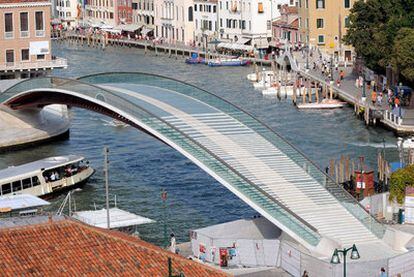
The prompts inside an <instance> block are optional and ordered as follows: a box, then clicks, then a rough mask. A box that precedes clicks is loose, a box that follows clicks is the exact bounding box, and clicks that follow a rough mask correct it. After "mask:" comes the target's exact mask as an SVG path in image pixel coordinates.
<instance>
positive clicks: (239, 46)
mask: <svg viewBox="0 0 414 277" xmlns="http://www.w3.org/2000/svg"><path fill="white" fill-rule="evenodd" d="M217 47H218V48H226V49H230V50H239V51H252V50H253V46H251V45H244V44H240V43H225V42H221V43H219V44H218V45H217Z"/></svg>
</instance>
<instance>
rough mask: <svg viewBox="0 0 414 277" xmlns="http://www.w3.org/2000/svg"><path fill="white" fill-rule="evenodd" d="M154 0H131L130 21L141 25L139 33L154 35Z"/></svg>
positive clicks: (147, 35)
mask: <svg viewBox="0 0 414 277" xmlns="http://www.w3.org/2000/svg"><path fill="white" fill-rule="evenodd" d="M154 16H155V15H154V0H132V23H134V24H136V25H137V26H141V35H142V36H144V37H152V36H154V22H155V18H154Z"/></svg>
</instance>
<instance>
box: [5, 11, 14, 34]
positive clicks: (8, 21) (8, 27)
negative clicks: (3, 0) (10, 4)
mask: <svg viewBox="0 0 414 277" xmlns="http://www.w3.org/2000/svg"><path fill="white" fill-rule="evenodd" d="M4 32H5V35H4V38H13V14H12V13H5V14H4Z"/></svg>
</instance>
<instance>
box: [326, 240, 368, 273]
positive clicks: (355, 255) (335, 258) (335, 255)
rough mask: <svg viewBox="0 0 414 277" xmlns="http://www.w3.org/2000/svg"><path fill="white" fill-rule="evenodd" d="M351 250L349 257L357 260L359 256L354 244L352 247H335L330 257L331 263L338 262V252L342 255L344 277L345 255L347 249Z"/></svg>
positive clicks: (339, 261)
mask: <svg viewBox="0 0 414 277" xmlns="http://www.w3.org/2000/svg"><path fill="white" fill-rule="evenodd" d="M350 250H351V259H352V260H358V259H359V258H360V257H361V256H360V255H359V252H358V249H357V248H356V246H355V244H354V245H352V247H349V248H344V249H343V250H341V249H335V250H334V252H333V254H332V258H331V264H340V263H341V260H340V259H339V253H342V255H343V257H344V277H346V255H347V254H348V251H350Z"/></svg>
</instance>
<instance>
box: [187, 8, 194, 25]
mask: <svg viewBox="0 0 414 277" xmlns="http://www.w3.org/2000/svg"><path fill="white" fill-rule="evenodd" d="M188 21H189V22H193V7H188Z"/></svg>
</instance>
